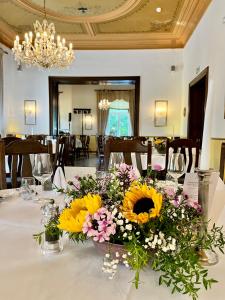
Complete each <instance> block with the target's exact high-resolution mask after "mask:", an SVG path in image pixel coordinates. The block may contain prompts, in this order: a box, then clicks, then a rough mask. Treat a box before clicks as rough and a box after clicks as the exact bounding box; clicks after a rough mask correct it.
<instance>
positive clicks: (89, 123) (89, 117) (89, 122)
mask: <svg viewBox="0 0 225 300" xmlns="http://www.w3.org/2000/svg"><path fill="white" fill-rule="evenodd" d="M85 130H92V115H85Z"/></svg>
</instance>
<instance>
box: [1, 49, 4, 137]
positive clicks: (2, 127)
mask: <svg viewBox="0 0 225 300" xmlns="http://www.w3.org/2000/svg"><path fill="white" fill-rule="evenodd" d="M3 129H4V123H3V51H2V50H1V49H0V135H3Z"/></svg>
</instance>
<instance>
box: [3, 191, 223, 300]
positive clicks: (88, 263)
mask: <svg viewBox="0 0 225 300" xmlns="http://www.w3.org/2000/svg"><path fill="white" fill-rule="evenodd" d="M1 192H3V191H1ZM1 192H0V195H1ZM61 201H62V200H61ZM40 219H41V213H40V204H38V203H33V202H26V201H24V200H22V199H19V198H18V196H15V197H12V198H8V199H7V200H5V201H3V202H0V241H1V247H0V299H1V300H105V299H107V300H150V299H152V300H170V299H171V300H190V298H189V297H187V296H182V295H179V294H176V295H171V294H170V290H169V289H168V288H166V287H164V286H161V287H159V286H158V276H159V274H157V273H155V272H153V271H152V270H150V269H149V270H146V271H145V272H142V273H141V282H142V283H141V286H140V288H139V289H138V290H136V289H135V288H134V287H133V286H132V284H131V280H132V277H133V273H132V272H131V271H129V270H128V269H126V268H125V267H123V266H119V270H118V273H117V274H116V276H115V278H114V279H113V280H109V279H108V278H107V276H106V274H103V273H102V272H101V266H102V257H101V256H100V255H98V254H97V252H96V250H95V249H94V247H93V245H92V243H85V244H83V245H77V244H74V243H72V242H69V241H66V242H65V245H64V251H63V252H62V254H60V255H55V256H43V255H42V254H41V252H40V249H39V247H38V245H37V243H36V242H35V241H34V240H33V239H32V234H33V233H37V232H39V231H40V229H41V225H40ZM209 270H210V272H209V273H210V276H212V277H214V278H216V279H217V280H218V281H219V283H218V284H215V285H213V288H212V289H211V290H209V291H207V292H206V291H204V290H202V291H201V292H200V296H199V300H212V299H216V300H224V299H225V281H224V277H225V257H223V256H222V257H221V258H220V262H219V264H218V265H216V266H214V267H210V269H209Z"/></svg>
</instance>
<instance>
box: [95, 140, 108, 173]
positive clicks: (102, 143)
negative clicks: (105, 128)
mask: <svg viewBox="0 0 225 300" xmlns="http://www.w3.org/2000/svg"><path fill="white" fill-rule="evenodd" d="M96 140H97V155H98V170H102V169H103V168H104V158H105V153H104V152H105V142H106V140H105V136H104V135H98V136H97V137H96Z"/></svg>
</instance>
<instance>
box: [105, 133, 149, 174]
mask: <svg viewBox="0 0 225 300" xmlns="http://www.w3.org/2000/svg"><path fill="white" fill-rule="evenodd" d="M112 152H122V153H123V156H124V161H125V163H126V164H127V165H132V159H131V153H135V154H136V162H137V168H138V170H139V172H140V173H141V174H142V173H143V170H142V164H141V154H143V153H147V164H150V163H151V155H152V148H151V142H149V143H148V145H147V146H146V145H143V144H142V143H141V142H140V141H139V140H136V139H134V140H124V141H123V140H114V139H110V138H109V139H108V140H107V142H106V144H105V169H106V170H107V169H108V166H109V158H110V154H111V153H112Z"/></svg>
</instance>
